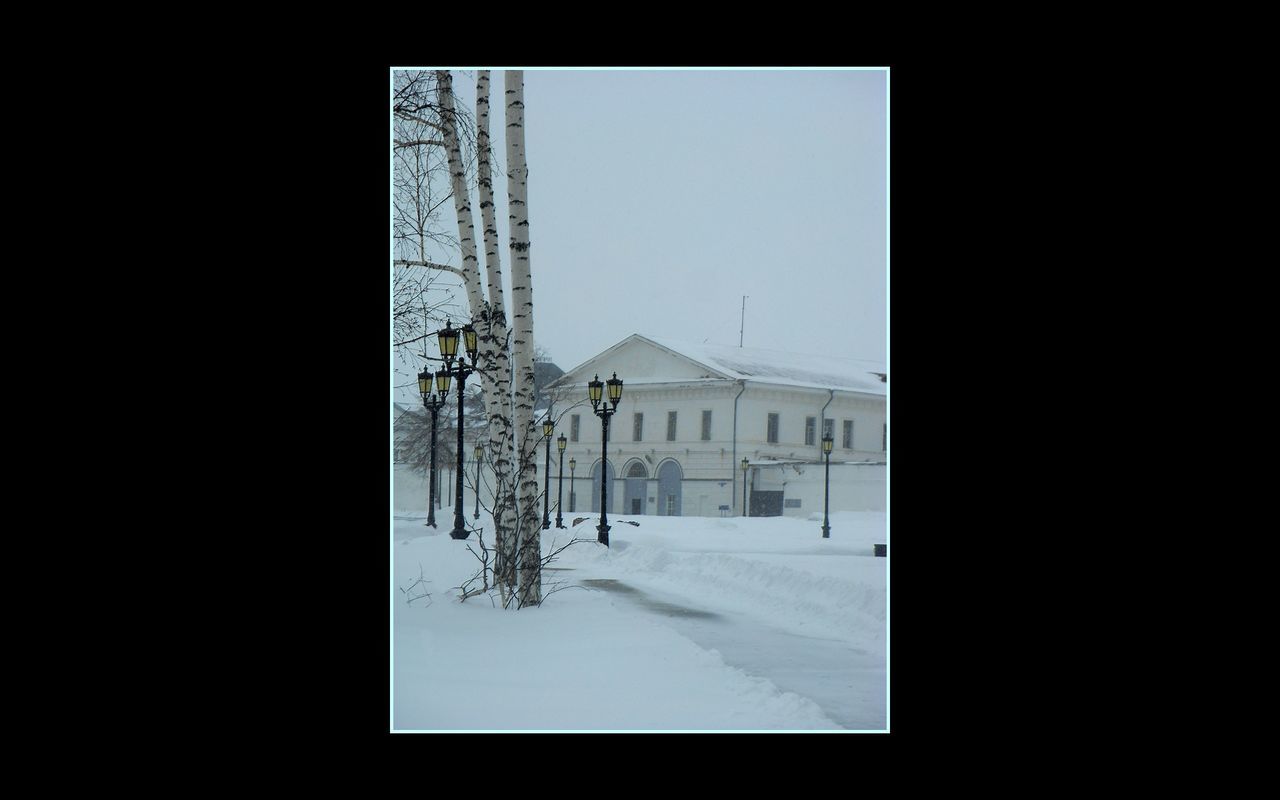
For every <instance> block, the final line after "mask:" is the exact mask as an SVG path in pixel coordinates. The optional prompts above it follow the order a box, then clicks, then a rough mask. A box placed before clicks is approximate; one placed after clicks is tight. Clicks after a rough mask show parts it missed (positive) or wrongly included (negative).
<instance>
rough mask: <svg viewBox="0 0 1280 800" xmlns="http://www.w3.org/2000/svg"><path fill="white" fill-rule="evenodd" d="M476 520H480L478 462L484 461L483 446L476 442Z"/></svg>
mask: <svg viewBox="0 0 1280 800" xmlns="http://www.w3.org/2000/svg"><path fill="white" fill-rule="evenodd" d="M475 455H476V519H480V462H481V461H482V460H484V445H482V444H480V443H479V442H476V453H475Z"/></svg>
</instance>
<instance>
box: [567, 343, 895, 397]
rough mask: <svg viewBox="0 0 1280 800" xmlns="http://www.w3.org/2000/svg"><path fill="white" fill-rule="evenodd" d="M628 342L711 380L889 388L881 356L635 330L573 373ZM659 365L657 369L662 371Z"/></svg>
mask: <svg viewBox="0 0 1280 800" xmlns="http://www.w3.org/2000/svg"><path fill="white" fill-rule="evenodd" d="M629 342H642V343H645V344H647V345H648V346H651V347H656V348H658V349H659V350H663V351H666V352H667V353H670V354H672V355H674V356H676V357H679V358H681V359H683V360H685V361H688V362H692V363H693V364H696V365H697V366H698V367H699V368H700V369H702V370H704V371H705V372H706V373H707V374H706V375H705V376H704V378H703V379H709V380H745V381H751V382H753V383H766V384H773V385H780V386H797V387H802V388H811V389H839V390H843V391H851V392H862V393H865V394H876V395H884V394H886V388H887V384H886V383H885V379H886V377H887V375H888V370H887V369H886V367H885V365H884V364H883V363H881V362H878V361H865V360H861V359H851V358H835V357H832V356H820V355H812V354H806V353H788V352H784V351H781V350H767V349H764V348H759V347H733V346H732V345H720V344H693V343H691V342H682V341H679V340H676V339H668V338H666V337H659V336H642V335H641V334H638V333H636V334H632V335H631V336H628V337H627V338H626V339H624V340H622V341H621V342H619V343H618V344H616V345H614V346H613V347H611V348H609V349H608V350H606V351H604V353H601V354H599V355H597V356H595V357H593V358H591V359H589V360H588V361H587V362H586V363H584V364H580V365H579V366H577V367H575V368H574V369H572V370H569V373H568V374H570V375H572V374H573V373H575V372H577V371H578V370H580V369H582V368H583V367H585V366H586V365H587V364H590V363H591V362H592V361H595V360H596V359H599V358H600V357H601V356H603V355H605V354H606V353H609V352H610V351H612V350H615V349H617V348H619V347H622V346H623V345H625V344H627V343H629ZM660 371H661V370H660V369H659V372H660ZM688 380H690V379H689V378H682V377H677V376H676V374H675V373H674V371H673V375H672V376H670V377H663V376H662V375H647V376H644V377H639V376H636V377H635V378H634V382H635V383H640V384H646V383H668V382H685V381H688Z"/></svg>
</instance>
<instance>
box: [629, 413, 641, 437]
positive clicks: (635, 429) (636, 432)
mask: <svg viewBox="0 0 1280 800" xmlns="http://www.w3.org/2000/svg"><path fill="white" fill-rule="evenodd" d="M643 433H644V414H636V415H635V424H634V425H633V426H632V428H631V441H633V442H638V441H640V439H641V435H642V434H643Z"/></svg>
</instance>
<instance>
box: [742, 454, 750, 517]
mask: <svg viewBox="0 0 1280 800" xmlns="http://www.w3.org/2000/svg"><path fill="white" fill-rule="evenodd" d="M749 466H750V465H749V464H748V463H747V460H746V459H745V458H744V459H742V516H744V517H749V516H751V515H750V514H748V513H747V467H749Z"/></svg>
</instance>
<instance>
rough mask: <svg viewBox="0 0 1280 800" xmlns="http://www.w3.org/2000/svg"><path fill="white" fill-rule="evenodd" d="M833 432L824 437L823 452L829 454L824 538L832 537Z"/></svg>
mask: <svg viewBox="0 0 1280 800" xmlns="http://www.w3.org/2000/svg"><path fill="white" fill-rule="evenodd" d="M831 442H832V439H831V434H829V433H828V434H824V435H823V437H822V452H823V453H824V454H826V456H827V488H826V491H825V493H824V494H823V496H822V538H823V539H830V538H831V519H830V517H829V516H828V511H829V509H830V508H831Z"/></svg>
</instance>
